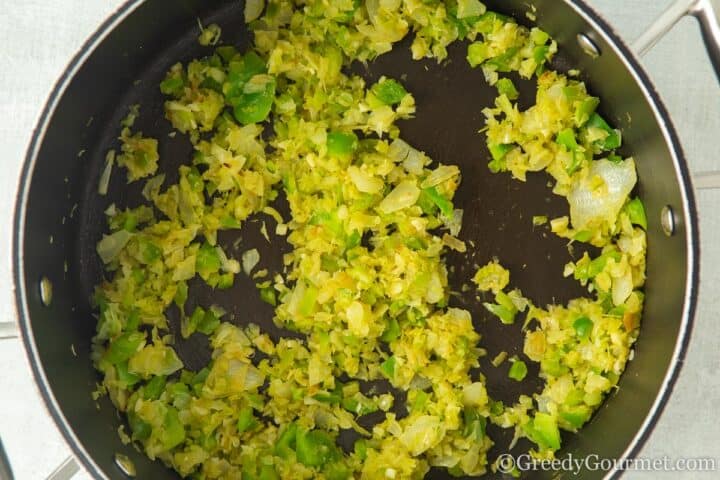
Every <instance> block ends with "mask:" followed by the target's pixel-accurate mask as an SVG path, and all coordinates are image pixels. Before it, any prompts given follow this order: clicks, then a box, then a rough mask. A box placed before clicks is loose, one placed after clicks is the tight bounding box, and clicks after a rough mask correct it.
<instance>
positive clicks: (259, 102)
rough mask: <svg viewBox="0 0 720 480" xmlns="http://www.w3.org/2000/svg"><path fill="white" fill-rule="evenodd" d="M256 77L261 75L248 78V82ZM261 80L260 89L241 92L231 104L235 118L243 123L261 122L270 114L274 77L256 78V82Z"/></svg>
mask: <svg viewBox="0 0 720 480" xmlns="http://www.w3.org/2000/svg"><path fill="white" fill-rule="evenodd" d="M258 77H261V76H260V75H257V76H255V77H253V78H252V79H250V81H249V82H253V81H254V80H255V79H257V78H258ZM249 82H248V83H249ZM261 82H264V83H262V85H260V87H262V90H259V91H253V92H252V93H243V94H242V95H241V96H240V97H239V98H238V99H237V100H236V101H235V102H234V103H233V104H232V105H233V115H234V116H235V119H236V120H237V121H238V122H240V123H242V124H243V125H248V124H251V123H259V122H262V121H263V120H265V119H266V118H267V117H268V115H269V114H270V110H271V109H272V105H273V102H274V101H275V87H276V82H275V77H271V76H269V75H262V77H261V79H259V80H257V81H256V83H258V84H260V83H261ZM260 87H258V88H260Z"/></svg>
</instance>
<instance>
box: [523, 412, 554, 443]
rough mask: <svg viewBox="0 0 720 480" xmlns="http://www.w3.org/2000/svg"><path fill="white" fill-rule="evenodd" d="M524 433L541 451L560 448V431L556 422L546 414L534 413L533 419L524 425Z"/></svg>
mask: <svg viewBox="0 0 720 480" xmlns="http://www.w3.org/2000/svg"><path fill="white" fill-rule="evenodd" d="M525 432H526V433H527V434H528V436H529V437H530V440H532V441H533V442H535V443H537V445H538V446H539V447H540V448H541V449H543V450H546V449H549V450H557V449H559V448H560V430H559V429H558V425H557V420H556V419H555V418H554V417H553V416H551V415H549V414H547V413H542V412H538V413H536V414H535V418H533V419H532V420H531V421H530V422H528V423H527V424H526V425H525Z"/></svg>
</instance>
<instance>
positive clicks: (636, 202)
mask: <svg viewBox="0 0 720 480" xmlns="http://www.w3.org/2000/svg"><path fill="white" fill-rule="evenodd" d="M625 209H626V211H627V213H628V216H629V217H630V221H631V222H632V223H633V224H634V225H638V226H640V227H642V228H643V229H644V230H647V216H646V215H645V206H644V205H643V202H642V200H640V199H639V198H633V199H632V200H630V201H629V202H628V204H627V206H626V207H625Z"/></svg>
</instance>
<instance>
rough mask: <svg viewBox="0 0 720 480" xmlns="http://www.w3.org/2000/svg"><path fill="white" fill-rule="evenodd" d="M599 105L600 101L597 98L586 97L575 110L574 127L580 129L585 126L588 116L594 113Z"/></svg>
mask: <svg viewBox="0 0 720 480" xmlns="http://www.w3.org/2000/svg"><path fill="white" fill-rule="evenodd" d="M598 105H600V99H599V98H597V97H587V98H585V99H583V101H582V102H580V105H578V107H577V110H575V125H577V126H578V127H582V126H583V125H585V124H586V123H587V122H588V120H590V116H591V115H592V114H593V113H595V109H596V108H597V107H598Z"/></svg>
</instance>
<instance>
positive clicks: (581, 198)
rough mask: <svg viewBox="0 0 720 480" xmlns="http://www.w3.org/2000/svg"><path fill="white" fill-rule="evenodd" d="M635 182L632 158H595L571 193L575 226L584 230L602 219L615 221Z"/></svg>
mask: <svg viewBox="0 0 720 480" xmlns="http://www.w3.org/2000/svg"><path fill="white" fill-rule="evenodd" d="M598 179H600V181H601V185H600V186H599V187H598V185H597V183H598ZM636 182H637V174H636V173H635V162H634V161H633V159H632V158H628V159H627V160H625V161H623V162H620V163H613V162H611V161H610V160H605V159H603V160H597V161H595V162H592V165H591V166H590V169H589V172H588V175H587V176H586V177H585V178H584V179H583V180H582V181H580V182H579V183H577V184H576V185H575V186H574V188H573V189H572V190H571V191H570V194H569V195H568V202H569V203H570V221H571V223H572V226H573V228H574V229H576V230H585V229H587V228H588V227H591V226H593V225H594V226H597V225H598V224H600V223H602V222H603V221H606V222H608V223H611V224H614V223H615V219H616V218H617V216H618V213H620V209H622V207H623V205H624V204H625V201H626V200H627V197H628V195H629V194H630V192H631V191H632V189H633V188H634V187H635V183H636Z"/></svg>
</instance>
